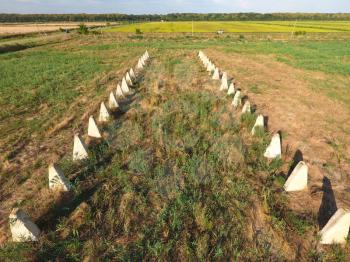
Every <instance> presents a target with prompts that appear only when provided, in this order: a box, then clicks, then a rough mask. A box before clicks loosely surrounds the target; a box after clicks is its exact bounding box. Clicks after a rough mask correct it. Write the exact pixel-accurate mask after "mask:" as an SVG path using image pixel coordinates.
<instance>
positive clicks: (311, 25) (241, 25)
mask: <svg viewBox="0 0 350 262" xmlns="http://www.w3.org/2000/svg"><path fill="white" fill-rule="evenodd" d="M137 28H138V29H140V30H141V31H142V32H144V33H190V32H192V22H191V21H188V22H150V23H140V24H129V25H120V26H116V27H112V28H109V29H106V32H129V33H134V32H135V31H136V29H137ZM218 30H224V31H225V32H229V33H258V32H293V31H305V32H344V31H345V32H349V31H350V23H349V22H348V21H345V22H333V21H318V22H305V21H303V22H297V23H296V24H295V23H294V22H284V21H274V22H252V21H247V22H236V21H235V22H194V23H193V31H194V32H195V33H213V32H217V31H218Z"/></svg>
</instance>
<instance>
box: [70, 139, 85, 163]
mask: <svg viewBox="0 0 350 262" xmlns="http://www.w3.org/2000/svg"><path fill="white" fill-rule="evenodd" d="M86 148H87V147H86V145H85V143H84V142H83V140H82V139H81V138H80V136H79V134H75V135H74V145H73V161H79V160H83V159H86V158H88V156H89V155H88V153H87V149H86Z"/></svg>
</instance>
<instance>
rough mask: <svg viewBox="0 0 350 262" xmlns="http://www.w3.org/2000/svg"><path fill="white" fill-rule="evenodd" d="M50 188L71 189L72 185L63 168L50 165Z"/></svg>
mask: <svg viewBox="0 0 350 262" xmlns="http://www.w3.org/2000/svg"><path fill="white" fill-rule="evenodd" d="M49 188H50V189H53V190H56V189H58V190H62V191H69V190H70V188H71V186H70V183H69V181H68V180H67V178H66V177H65V176H64V174H63V172H62V170H61V169H59V168H58V167H57V166H56V165H54V164H51V165H50V166H49Z"/></svg>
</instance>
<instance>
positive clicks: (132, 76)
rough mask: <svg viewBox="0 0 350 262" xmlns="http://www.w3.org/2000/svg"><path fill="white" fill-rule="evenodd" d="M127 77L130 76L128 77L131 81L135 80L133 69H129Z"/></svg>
mask: <svg viewBox="0 0 350 262" xmlns="http://www.w3.org/2000/svg"><path fill="white" fill-rule="evenodd" d="M129 75H130V77H131V78H132V79H135V78H136V75H135V72H134V69H132V68H130V70H129Z"/></svg>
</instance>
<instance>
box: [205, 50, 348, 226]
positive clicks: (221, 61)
mask: <svg viewBox="0 0 350 262" xmlns="http://www.w3.org/2000/svg"><path fill="white" fill-rule="evenodd" d="M206 53H207V55H208V56H209V57H210V58H211V59H213V61H214V62H215V63H216V64H217V66H219V67H220V68H221V69H222V70H226V71H227V72H228V74H229V76H234V77H235V79H236V83H237V86H238V87H239V88H241V89H242V90H243V93H244V94H246V95H248V97H249V98H250V100H251V101H253V104H256V105H257V112H258V113H262V114H263V115H264V116H268V129H269V131H270V132H271V133H273V132H278V131H282V139H283V156H284V157H283V158H284V159H285V160H286V161H287V162H289V163H293V158H294V159H295V160H297V161H298V160H301V159H303V160H304V161H305V162H306V163H307V164H308V166H309V190H308V191H306V192H299V193H293V194H289V199H290V203H289V204H290V206H291V208H292V209H293V210H295V211H296V212H300V213H312V214H313V215H314V216H317V217H318V221H319V225H320V227H322V226H323V225H324V223H325V222H326V221H328V219H329V217H330V216H331V215H332V214H333V213H334V212H335V210H336V209H337V208H340V207H345V208H349V207H350V195H349V191H350V178H349V176H348V174H349V173H350V161H349V153H350V146H349V144H350V136H349V132H348V130H350V121H349V120H350V110H349V107H348V106H347V105H345V104H342V103H339V102H337V101H334V100H332V99H330V98H329V97H327V96H326V95H325V94H323V93H322V92H320V91H317V90H314V89H313V88H312V84H311V83H310V82H308V81H307V80H306V79H316V80H319V81H323V80H324V79H328V78H333V79H334V83H338V85H342V84H343V83H349V82H350V77H345V76H339V75H327V74H325V73H322V72H311V71H305V70H299V69H295V68H293V67H290V66H288V65H286V64H283V63H279V62H274V61H273V60H272V59H271V57H269V56H248V55H234V54H232V55H230V56H227V55H226V54H224V53H223V52H220V51H214V50H206ZM252 87H253V88H252ZM252 90H253V91H252ZM288 169H289V166H286V167H285V170H284V173H285V174H286V175H287V174H288V171H289V170H288Z"/></svg>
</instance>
